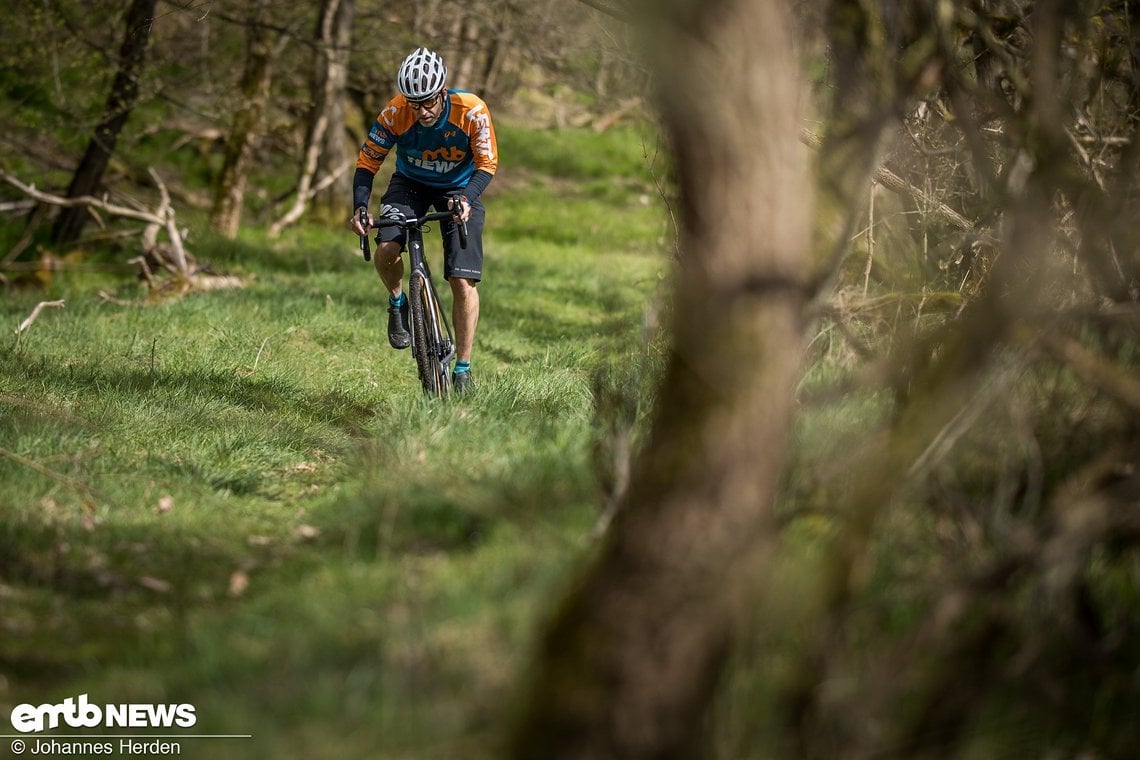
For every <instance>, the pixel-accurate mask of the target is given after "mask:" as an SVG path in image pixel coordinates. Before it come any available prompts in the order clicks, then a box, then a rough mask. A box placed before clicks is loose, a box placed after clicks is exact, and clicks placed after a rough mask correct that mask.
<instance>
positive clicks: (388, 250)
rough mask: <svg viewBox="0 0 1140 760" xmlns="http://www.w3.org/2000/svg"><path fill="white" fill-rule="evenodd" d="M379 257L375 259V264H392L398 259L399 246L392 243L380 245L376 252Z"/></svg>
mask: <svg viewBox="0 0 1140 760" xmlns="http://www.w3.org/2000/svg"><path fill="white" fill-rule="evenodd" d="M378 253H379V255H378V256H377V257H376V264H377V265H380V264H392V263H394V262H395V261H396V260H397V259H399V258H400V244H399V243H397V242H394V241H387V242H384V243H381V244H380V248H379V251H378Z"/></svg>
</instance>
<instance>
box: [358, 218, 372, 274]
mask: <svg viewBox="0 0 1140 760" xmlns="http://www.w3.org/2000/svg"><path fill="white" fill-rule="evenodd" d="M359 219H360V226H361V227H363V228H364V234H363V235H361V236H360V251H361V253H363V254H364V260H365V261H371V260H372V246H371V245H370V244H369V243H368V227H369V225H368V209H366V208H365V207H363V206H361V207H360V216H359Z"/></svg>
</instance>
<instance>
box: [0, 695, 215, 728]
mask: <svg viewBox="0 0 1140 760" xmlns="http://www.w3.org/2000/svg"><path fill="white" fill-rule="evenodd" d="M194 713H195V709H194V705H155V704H129V705H96V704H92V703H91V702H89V701H88V700H87V695H86V694H80V695H79V696H78V697H68V698H67V699H65V700H63V702H61V703H60V704H58V705H29V704H22V705H16V706H15V707H14V708H13V709H12V728H14V729H16V730H17V731H19V732H20V733H22V734H26V733H37V732H39V731H44V730H47V729H49V728H59V726H60V725H61V724H66V725H68V726H71V727H72V728H97V727H105V728H174V727H176V726H177V727H178V728H190V727H192V726H193V725H194V724H196V723H197V722H198V716H197V715H195V714H194Z"/></svg>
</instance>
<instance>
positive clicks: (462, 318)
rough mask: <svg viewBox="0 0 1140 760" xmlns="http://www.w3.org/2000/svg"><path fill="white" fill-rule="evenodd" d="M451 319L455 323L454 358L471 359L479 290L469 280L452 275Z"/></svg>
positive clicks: (477, 313) (465, 360) (477, 321)
mask: <svg viewBox="0 0 1140 760" xmlns="http://www.w3.org/2000/svg"><path fill="white" fill-rule="evenodd" d="M448 282H449V283H450V284H451V295H452V303H451V321H452V322H454V323H455V358H456V359H458V360H459V361H463V362H469V361H471V349H472V347H473V346H474V345H475V327H476V326H477V325H478V324H479V290H478V289H477V288H476V287H475V283H474V282H472V281H471V280H465V279H463V278H462V277H452V278H451V279H450V280H448Z"/></svg>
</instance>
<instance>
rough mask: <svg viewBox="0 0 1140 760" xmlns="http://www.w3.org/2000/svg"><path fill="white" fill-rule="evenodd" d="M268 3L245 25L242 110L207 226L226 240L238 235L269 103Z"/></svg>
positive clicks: (272, 35)
mask: <svg viewBox="0 0 1140 760" xmlns="http://www.w3.org/2000/svg"><path fill="white" fill-rule="evenodd" d="M268 11H269V3H268V2H267V1H266V0H258V2H256V3H254V6H253V9H252V11H251V15H250V18H249V20H248V21H247V22H246V23H247V26H246V59H245V68H244V70H243V71H242V77H241V83H240V85H239V88H238V90H239V96H240V99H241V106H240V107H239V108H238V110H237V113H235V114H234V121H233V125H232V127H231V128H230V134H229V136H228V138H227V139H226V158H225V163H224V164H223V166H222V173H221V176H220V177H219V179H218V185H217V187H216V188H215V192H214V207H213V210H212V212H211V215H210V224H211V226H213V228H214V229H215V230H217V231H218V232H220V233H221V234H223V235H225V236H226V237H234V236H235V235H237V231H238V227H239V226H240V224H241V215H242V209H243V206H244V197H245V190H246V186H247V184H248V182H249V172H250V169H251V168H252V166H253V153H254V147H255V146H256V144H257V140H258V138H259V137H260V134H261V130H262V127H263V124H262V122H263V120H264V116H265V109H266V106H267V105H268V103H269V87H270V84H271V82H272V78H273V59H274V57H275V47H276V43H277V38H278V33H277V32H275V31H274V30H272V29H271V28H269V27H268V26H266V24H265V23H264V21H265V19H266V18H267V16H268Z"/></svg>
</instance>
